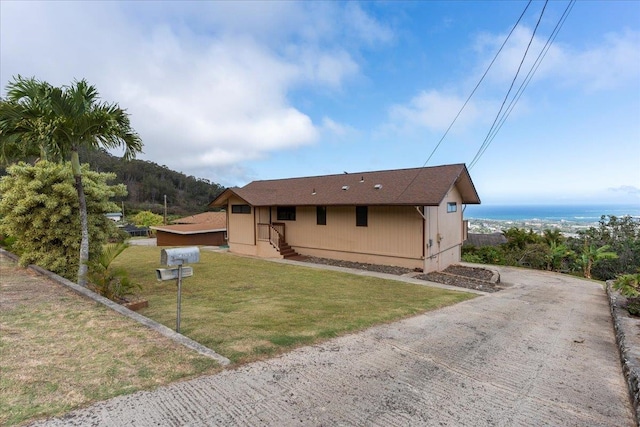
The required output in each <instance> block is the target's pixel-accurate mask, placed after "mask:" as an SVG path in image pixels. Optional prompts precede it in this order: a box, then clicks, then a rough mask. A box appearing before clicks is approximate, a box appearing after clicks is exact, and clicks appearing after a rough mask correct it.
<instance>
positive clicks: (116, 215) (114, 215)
mask: <svg viewBox="0 0 640 427" xmlns="http://www.w3.org/2000/svg"><path fill="white" fill-rule="evenodd" d="M104 215H105V216H106V217H107V218H109V219H110V220H111V221H114V222H120V221H122V213H121V212H109V213H106V214H104Z"/></svg>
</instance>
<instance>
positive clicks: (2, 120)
mask: <svg viewBox="0 0 640 427" xmlns="http://www.w3.org/2000/svg"><path fill="white" fill-rule="evenodd" d="M81 147H91V148H94V149H95V148H98V147H102V148H106V149H113V148H123V149H124V158H126V159H130V158H133V157H135V155H136V153H139V152H141V151H142V141H141V139H140V137H139V136H138V134H137V133H135V131H134V130H133V128H132V127H131V123H130V121H129V116H128V114H127V113H126V111H125V110H123V109H122V108H120V107H119V106H118V105H117V104H114V103H107V102H101V101H100V97H99V94H98V91H97V89H96V88H95V87H94V86H91V85H89V84H88V83H87V81H86V80H80V81H74V82H73V83H72V84H71V85H68V86H62V87H55V86H52V85H50V84H49V83H47V82H44V81H39V80H37V79H35V78H23V77H21V76H17V77H16V78H14V80H13V81H12V82H10V83H9V84H8V85H7V96H6V99H3V100H1V101H0V155H1V156H2V159H3V160H4V161H5V162H7V161H10V160H16V159H17V160H24V159H26V158H28V157H30V156H34V155H36V153H37V155H40V157H41V159H49V160H55V161H62V160H65V159H69V160H70V166H71V170H72V172H73V179H74V184H75V189H76V192H77V198H78V206H79V209H78V214H79V218H80V249H79V259H78V264H77V265H78V274H77V280H78V284H80V285H82V286H86V285H87V273H88V262H89V244H90V237H89V224H88V217H87V201H86V197H85V190H84V183H83V168H82V167H81V164H80V156H79V150H80V148H81Z"/></svg>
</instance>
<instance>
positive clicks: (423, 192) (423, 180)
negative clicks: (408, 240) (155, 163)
mask: <svg viewBox="0 0 640 427" xmlns="http://www.w3.org/2000/svg"><path fill="white" fill-rule="evenodd" d="M454 185H457V186H458V189H459V191H460V192H461V193H462V202H463V203H466V204H479V203H480V198H479V197H478V193H477V192H476V190H475V187H474V185H473V182H472V181H471V177H470V176H469V172H468V171H467V168H466V166H465V165H464V164H455V165H445V166H433V167H427V168H413V169H398V170H387V171H376V172H358V173H349V174H340V175H324V176H314V177H307V178H289V179H275V180H265V181H253V182H251V183H249V184H247V185H246V186H244V187H242V188H238V187H234V188H229V189H227V190H225V191H224V192H223V193H222V194H221V195H220V196H218V197H217V198H216V199H215V200H214V201H213V202H211V203H210V204H209V206H223V205H224V204H225V203H226V201H227V199H228V198H229V197H230V196H231V195H232V194H235V195H237V196H238V197H240V198H242V199H243V200H245V201H246V202H247V203H248V204H250V205H252V206H275V205H280V206H287V205H289V206H305V205H307V206H321V205H424V206H436V205H439V204H440V202H442V200H443V199H444V197H445V196H446V195H447V192H448V191H449V190H450V189H451V187H453V186H454Z"/></svg>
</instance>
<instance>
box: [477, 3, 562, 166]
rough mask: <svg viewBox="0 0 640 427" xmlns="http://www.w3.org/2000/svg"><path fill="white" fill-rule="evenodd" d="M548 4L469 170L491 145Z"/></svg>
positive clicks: (544, 7) (539, 18)
mask: <svg viewBox="0 0 640 427" xmlns="http://www.w3.org/2000/svg"><path fill="white" fill-rule="evenodd" d="M548 3H549V0H546V1H545V2H544V6H543V7H542V11H541V12H540V16H539V17H538V22H536V26H535V28H534V29H533V32H532V33H531V39H530V40H529V43H528V44H527V48H526V49H525V51H524V54H523V55H522V59H521V60H520V64H519V65H518V69H517V70H516V74H515V76H513V79H512V80H511V85H510V86H509V90H508V91H507V93H506V94H505V96H504V99H503V100H502V105H501V106H500V110H498V113H497V114H496V117H495V119H494V120H493V123H492V124H491V128H490V129H489V132H488V133H487V136H486V137H485V139H484V141H483V142H482V145H481V146H480V148H479V149H478V151H477V152H476V155H475V156H474V158H473V160H471V163H469V169H471V168H472V167H473V166H475V164H476V163H477V162H478V160H479V159H480V157H482V154H483V153H484V152H485V151H486V150H487V148H488V147H489V145H490V144H491V141H492V139H490V136H491V133H492V132H493V130H494V128H495V127H496V123H498V120H499V119H500V115H501V114H502V110H503V109H504V106H505V104H506V102H507V99H509V95H510V94H511V90H512V89H513V86H514V85H515V83H516V80H517V79H518V75H519V74H520V70H521V69H522V64H524V61H525V59H526V58H527V54H528V53H529V49H530V48H531V44H532V43H533V39H534V38H535V36H536V32H537V31H538V27H539V26H540V22H541V21H542V16H543V15H544V11H545V10H546V8H547V4H548Z"/></svg>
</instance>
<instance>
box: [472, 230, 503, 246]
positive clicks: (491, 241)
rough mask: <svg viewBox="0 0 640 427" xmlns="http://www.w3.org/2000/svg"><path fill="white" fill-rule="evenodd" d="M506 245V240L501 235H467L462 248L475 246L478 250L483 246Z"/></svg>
mask: <svg viewBox="0 0 640 427" xmlns="http://www.w3.org/2000/svg"><path fill="white" fill-rule="evenodd" d="M505 243H507V238H506V237H505V236H504V234H502V233H491V234H476V233H468V234H467V240H465V241H464V246H475V247H476V248H480V247H483V246H500V245H502V244H505Z"/></svg>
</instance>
